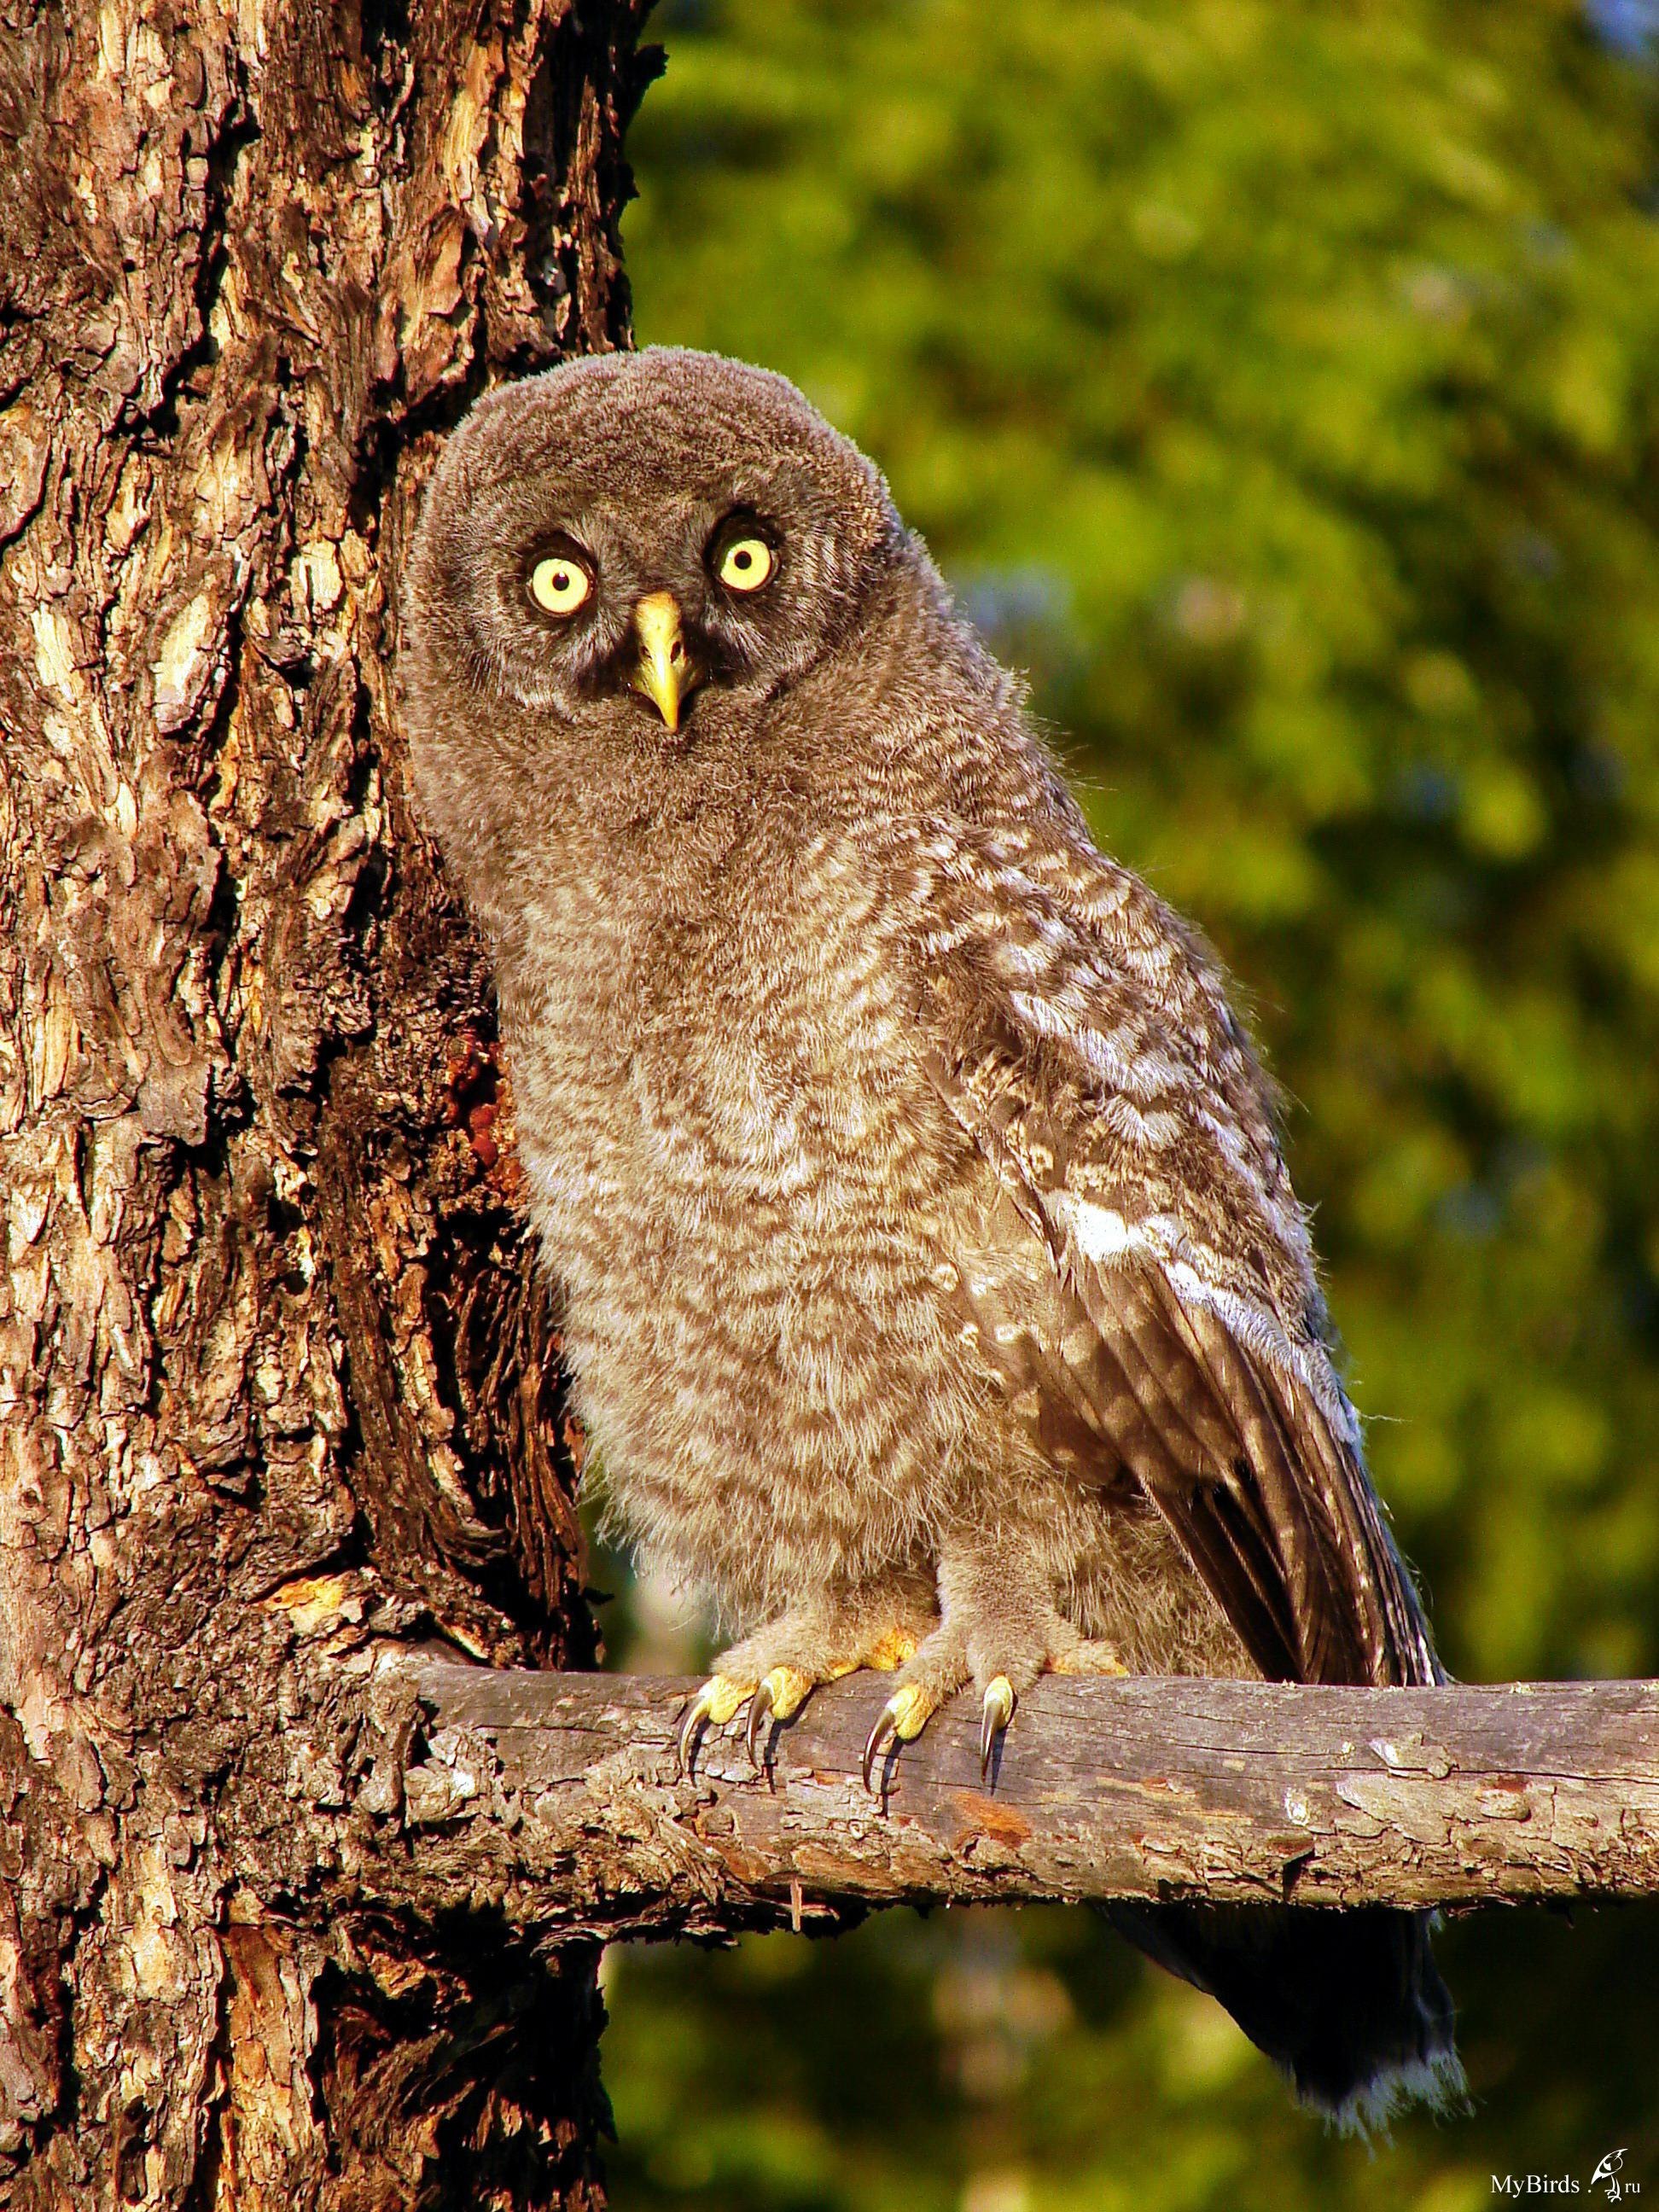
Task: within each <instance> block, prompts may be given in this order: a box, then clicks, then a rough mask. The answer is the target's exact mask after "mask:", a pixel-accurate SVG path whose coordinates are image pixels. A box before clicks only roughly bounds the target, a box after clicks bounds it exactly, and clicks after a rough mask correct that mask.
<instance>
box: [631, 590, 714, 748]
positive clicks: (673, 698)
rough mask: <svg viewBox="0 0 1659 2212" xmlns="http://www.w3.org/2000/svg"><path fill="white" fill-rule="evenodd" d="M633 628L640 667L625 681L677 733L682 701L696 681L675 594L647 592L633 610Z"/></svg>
mask: <svg viewBox="0 0 1659 2212" xmlns="http://www.w3.org/2000/svg"><path fill="white" fill-rule="evenodd" d="M634 627H635V629H636V630H637V631H638V632H639V638H640V665H639V666H638V667H637V668H636V669H635V671H634V673H633V675H632V676H630V677H629V679H628V680H629V683H630V684H632V685H633V687H634V689H635V690H636V691H642V692H643V693H644V694H645V696H646V697H647V699H649V700H651V701H652V702H653V704H654V705H655V707H656V709H657V712H658V713H659V714H660V715H661V716H662V718H663V720H664V721H665V723H666V724H667V725H668V726H669V728H670V729H671V730H678V728H679V726H680V706H681V702H683V701H684V697H685V695H686V693H687V692H688V691H690V690H691V689H692V688H693V686H694V685H695V684H696V680H697V678H696V670H695V669H694V668H693V666H692V665H691V656H690V653H688V652H687V651H686V649H685V635H684V630H683V629H682V627H681V623H680V610H679V605H678V601H677V600H676V599H675V597H674V594H673V593H672V592H650V593H648V594H647V597H646V598H644V599H641V601H640V603H639V605H638V606H636V607H635V610H634Z"/></svg>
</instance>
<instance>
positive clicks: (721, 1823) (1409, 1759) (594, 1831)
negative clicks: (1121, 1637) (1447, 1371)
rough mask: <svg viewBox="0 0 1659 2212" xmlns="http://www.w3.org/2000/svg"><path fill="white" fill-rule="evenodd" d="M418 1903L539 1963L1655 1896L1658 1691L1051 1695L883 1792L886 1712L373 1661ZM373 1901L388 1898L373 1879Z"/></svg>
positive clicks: (843, 1699)
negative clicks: (1103, 1911)
mask: <svg viewBox="0 0 1659 2212" xmlns="http://www.w3.org/2000/svg"><path fill="white" fill-rule="evenodd" d="M376 1664H377V1667H378V1669H379V1674H380V1696H381V1698H382V1699H383V1700H384V1703H383V1705H382V1708H381V1710H382V1712H383V1714H384V1715H385V1717H386V1718H385V1720H384V1721H383V1727H386V1732H387V1733H388V1734H390V1733H392V1730H391V1729H390V1728H389V1726H387V1723H389V1722H390V1717H391V1715H392V1713H393V1712H394V1711H398V1709H399V1706H398V1701H399V1699H400V1698H406V1699H408V1700H409V1703H408V1705H407V1707H406V1708H405V1709H404V1710H406V1711H407V1712H408V1714H409V1716H410V1717H409V1720H408V1721H407V1723H406V1724H405V1726H404V1730H403V1732H402V1734H401V1735H400V1736H399V1739H398V1740H399V1741H405V1742H407V1743H409V1744H410V1748H411V1750H412V1752H413V1753H414V1756H413V1757H411V1758H410V1759H409V1760H408V1762H407V1763H406V1765H405V1767H404V1770H403V1772H402V1784H401V1786H402V1795H403V1804H404V1827H405V1830H406V1831H410V1832H414V1831H418V1832H422V1833H423V1834H424V1835H426V1836H427V1837H428V1838H429V1848H428V1853H427V1856H426V1860H425V1865H424V1869H423V1872H424V1875H425V1879H426V1880H427V1881H428V1882H431V1881H446V1880H447V1881H449V1882H450V1883H451V1884H453V1886H454V1890H455V1893H456V1895H457V1896H458V1897H459V1898H467V1897H471V1896H475V1895H477V1894H478V1893H480V1892H481V1891H483V1890H485V1889H487V1890H488V1892H489V1895H490V1896H491V1898H492V1899H494V1900H495V1903H496V1904H497V1905H498V1907H499V1909H500V1911H501V1914H502V1917H504V1918H505V1919H507V1920H508V1921H510V1922H512V1923H516V1924H518V1925H520V1926H522V1927H526V1928H534V1929H538V1930H539V1931H541V1932H543V1933H544V1934H550V1933H557V1934H558V1935H560V1936H584V1935H586V1936H593V1935H604V1936H610V1937H612V1938H617V1937H630V1936H653V1935H661V1934H663V1933H664V1932H665V1929H671V1930H673V1931H675V1932H678V1933H682V1934H686V1935H691V1936H702V1937H705V1938H708V1937H714V1938H719V1937H720V1936H730V1935H731V1934H732V1933H733V1932H734V1931H736V1930H737V1929H742V1928H775V1927H780V1926H784V1925H793V1926H795V1927H798V1928H799V1927H801V1926H811V1928H812V1929H814V1930H815V1931H817V1930H822V1929H825V1928H826V1927H835V1926H840V1925H842V1924H844V1923H845V1921H846V1920H847V1918H848V1917H855V1916H856V1915H857V1914H858V1913H860V1912H861V1911H866V1910H868V1909H869V1908H870V1907H872V1906H876V1905H897V1904H910V1905H996V1904H1011V1903H1024V1902H1028V1901H1030V1900H1033V1899H1047V1900H1051V1901H1058V1902H1060V1903H1065V1904H1072V1905H1077V1904H1084V1903H1095V1904H1101V1903H1106V1902H1110V1901H1118V1900H1121V1901H1127V1902H1133V1903H1136V1904H1150V1905H1158V1904H1167V1903H1170V1902H1173V1901H1176V1900H1180V1901H1184V1902H1188V1903H1199V1902H1201V1903H1206V1904H1224V1905H1282V1904H1285V1903H1289V1902H1292V1901H1293V1902H1294V1903H1296V1904H1297V1905H1328V1906H1335V1907H1341V1906H1352V1905H1403V1906H1407V1907H1413V1908H1420V1907H1433V1906H1444V1907H1448V1908H1454V1909H1455V1908H1462V1907H1468V1906H1473V1905H1492V1904H1509V1905H1515V1904H1522V1903H1536V1902H1539V1901H1541V1900H1544V1899H1553V1900H1556V1901H1558V1902H1565V1903H1580V1902H1585V1901H1590V1900H1597V1899H1613V1898H1633V1897H1651V1896H1653V1895H1655V1894H1656V1893H1659V1759H1656V1756H1655V1753H1656V1747H1659V1683H1654V1682H1505V1683H1498V1684H1487V1685H1481V1686H1476V1685H1474V1684H1469V1683H1456V1684H1449V1685H1446V1686H1443V1687H1440V1688H1436V1689H1431V1690H1424V1689H1410V1690H1398V1689H1390V1690H1371V1689H1357V1688H1336V1687H1327V1686H1302V1685H1291V1684H1289V1683H1284V1682H1244V1681H1237V1682H1236V1681H1226V1680H1218V1679H1216V1678H1214V1677H1209V1676H1206V1677H1191V1676H1189V1677H1185V1678H1182V1677H1165V1678H1161V1679H1159V1678H1142V1679H1138V1680H1127V1681H1107V1680H1098V1679H1097V1680H1082V1679H1077V1680H1061V1679H1059V1678H1052V1677H1051V1678H1048V1679H1046V1680H1043V1681H1041V1682H1038V1683H1036V1684H1035V1685H1034V1686H1033V1687H1032V1688H1031V1689H1030V1690H1029V1691H1028V1692H1026V1694H1025V1695H1024V1697H1023V1698H1022V1699H1020V1703H1019V1710H1018V1713H1017V1714H1016V1715H1015V1717H1014V1721H1013V1724H1012V1727H1011V1728H1010V1729H1009V1730H1008V1732H1007V1734H1006V1736H1005V1737H1004V1738H1003V1740H1002V1741H1001V1743H1000V1746H999V1747H997V1749H996V1750H995V1752H994V1756H993V1759H992V1763H991V1766H990V1770H989V1771H988V1773H987V1774H986V1775H984V1776H983V1777H982V1776H981V1771H980V1757H981V1745H980V1716H979V1713H978V1711H976V1710H975V1699H974V1698H973V1696H972V1695H971V1693H968V1694H964V1695H963V1696H962V1697H959V1698H957V1699H953V1700H952V1702H951V1704H950V1705H948V1706H947V1707H946V1708H945V1711H942V1712H941V1713H939V1715H938V1717H936V1718H935V1719H933V1720H932V1721H930V1722H929V1723H928V1724H927V1729H926V1730H925V1732H924V1733H923V1734H922V1735H921V1736H920V1737H919V1738H918V1739H917V1741H915V1742H914V1743H908V1744H905V1745H903V1746H902V1747H898V1748H897V1749H896V1751H891V1752H890V1755H889V1756H888V1757H887V1758H886V1759H884V1762H883V1766H882V1771H881V1773H880V1775H879V1776H877V1775H876V1774H875V1773H874V1772H873V1771H872V1781H873V1782H875V1783H876V1784H877V1788H876V1789H875V1790H873V1791H872V1790H866V1788H865V1786H864V1782H863V1778H862V1775H861V1773H860V1767H861V1765H862V1759H861V1749H862V1746H863V1744H864V1742H865V1740H866V1735H868V1732H869V1729H870V1726H871V1723H872V1721H873V1720H874V1719H875V1717H876V1715H877V1713H878V1711H879V1710H880V1707H881V1704H882V1701H883V1699H884V1698H885V1696H886V1695H887V1693H888V1691H889V1689H890V1686H891V1685H890V1680H888V1679H886V1678H884V1677H883V1676H881V1675H879V1674H864V1675H854V1676H853V1677H851V1678H849V1679H848V1680H847V1681H845V1682H839V1683H836V1684H835V1685H833V1686H830V1687H828V1688H825V1689H822V1690H818V1691H815V1692H814V1693H813V1695H812V1697H811V1699H809V1701H808V1702H807V1704H806V1705H805V1706H804V1707H803V1708H802V1710H801V1711H800V1713H799V1715H798V1716H797V1717H796V1718H794V1719H793V1720H791V1721H790V1722H788V1723H787V1724H785V1725H783V1726H778V1725H776V1724H774V1725H772V1726H769V1727H768V1728H766V1729H763V1731H762V1732H761V1733H760V1734H758V1735H757V1739H756V1752H757V1760H756V1763H754V1764H751V1763H750V1758H749V1755H748V1748H747V1745H746V1742H745V1740H744V1739H745V1735H746V1730H745V1729H744V1723H743V1721H742V1718H741V1717H739V1718H738V1720H736V1721H733V1722H732V1723H730V1724H729V1725H728V1726H727V1727H726V1728H725V1729H709V1730H708V1731H707V1732H706V1733H705V1734H704V1735H703V1738H702V1742H701V1743H700V1744H699V1745H698V1746H697V1747H696V1756H695V1758H694V1759H692V1761H691V1763H690V1769H689V1771H686V1770H684V1769H683V1768H682V1765H681V1763H680V1761H679V1759H678V1756H677V1749H676V1745H675V1726H674V1723H675V1716H676V1714H677V1712H678V1711H681V1710H683V1709H684V1706H685V1705H686V1704H687V1702H688V1700H689V1699H690V1692H691V1691H692V1689H693V1688H694V1686H695V1685H693V1684H692V1683H690V1682H685V1681H652V1680H646V1679H644V1678H642V1677H637V1676H618V1675H610V1674H599V1675H592V1674H589V1675H576V1674H563V1675H561V1674H526V1673H522V1672H513V1671H507V1670H498V1669H494V1668H482V1667H476V1666H471V1665H466V1664H462V1663H458V1662H456V1661H455V1660H454V1659H453V1658H433V1657H431V1656H423V1655H420V1654H412V1653H409V1652H407V1651H406V1650H405V1651H400V1652H396V1653H394V1652H392V1651H390V1650H388V1651H386V1652H385V1653H383V1654H381V1655H380V1658H379V1659H378V1661H377V1662H376ZM382 1881H384V1883H385V1886H386V1891H387V1893H390V1891H391V1889H392V1887H393V1886H394V1883H395V1876H394V1875H392V1873H391V1872H390V1870H388V1871H387V1873H386V1875H384V1876H383V1877H382Z"/></svg>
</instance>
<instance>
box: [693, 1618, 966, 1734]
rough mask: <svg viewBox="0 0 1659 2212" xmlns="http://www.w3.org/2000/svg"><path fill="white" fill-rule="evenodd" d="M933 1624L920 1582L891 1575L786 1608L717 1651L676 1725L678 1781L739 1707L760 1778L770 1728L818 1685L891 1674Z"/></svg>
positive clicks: (798, 1706)
mask: <svg viewBox="0 0 1659 2212" xmlns="http://www.w3.org/2000/svg"><path fill="white" fill-rule="evenodd" d="M936 1625H937V1616H936V1615H935V1614H934V1613H933V1603H932V1592H931V1590H930V1589H928V1588H927V1585H926V1584H925V1583H921V1581H920V1580H919V1579H918V1580H917V1581H916V1582H915V1586H914V1587H913V1586H912V1583H911V1582H910V1581H909V1580H908V1579H900V1578H894V1579H893V1580H891V1581H889V1582H886V1583H882V1584H880V1585H873V1586H872V1587H871V1588H869V1589H866V1590H861V1591H857V1592H851V1593H848V1592H838V1593H837V1594H836V1596H835V1597H833V1598H829V1599H823V1600H817V1601H812V1602H811V1603H808V1604H804V1605H800V1606H796V1607H791V1609H790V1610H789V1611H788V1612H787V1613H782V1614H781V1615H780V1616H779V1617H778V1619H777V1620H773V1621H770V1622H769V1623H768V1624H767V1626H765V1627H764V1628H761V1629H757V1631H756V1632H755V1633H754V1634H753V1635H752V1636H748V1637H745V1638H744V1640H743V1642H742V1643H741V1644H733V1645H732V1648H731V1650H728V1651H725V1652H722V1653H721V1655H720V1659H719V1661H718V1662H716V1663H717V1671H716V1672H715V1673H714V1674H711V1675H710V1676H709V1678H708V1680H707V1681H706V1682H705V1683H704V1684H703V1686H702V1688H701V1689H700V1690H699V1691H698V1692H697V1693H696V1696H695V1697H694V1698H693V1699H692V1700H691V1703H690V1705H689V1706H688V1707H687V1709H686V1712H685V1716H684V1720H683V1721H682V1723H681V1724H680V1733H679V1751H680V1771H681V1773H682V1775H688V1774H690V1772H691V1771H692V1770H693V1766H694V1765H695V1762H696V1753H697V1745H698V1743H699V1741H701V1739H702V1733H703V1730H704V1729H706V1728H707V1727H708V1725H709V1723H711V1722H712V1723H713V1724H714V1726H715V1727H716V1728H720V1727H723V1726H724V1725H725V1723H726V1722H727V1721H729V1720H732V1719H733V1718H734V1717H736V1715H737V1714H738V1712H739V1711H741V1710H742V1708H743V1706H744V1704H745V1703H747V1705H748V1707H749V1719H748V1725H747V1728H746V1729H745V1730H744V1741H745V1743H746V1745H747V1747H748V1752H749V1758H750V1764H751V1765H753V1767H754V1768H755V1771H756V1772H757V1773H766V1772H767V1771H769V1770H768V1768H767V1765H766V1758H765V1750H766V1743H765V1731H766V1730H767V1728H768V1726H769V1723H777V1722H781V1721H787V1720H791V1719H793V1717H794V1716H795V1714H797V1713H798V1712H799V1711H800V1709H801V1707H802V1706H803V1705H805V1702H806V1700H807V1699H808V1698H809V1697H811V1694H812V1692H813V1691H814V1690H815V1689H817V1686H818V1685H819V1683H820V1682H834V1681H838V1680H840V1679H841V1677H842V1675H843V1674H852V1673H853V1672H854V1670H855V1669H856V1668H860V1667H873V1668H879V1669H881V1670H882V1671H883V1672H884V1673H890V1672H891V1670H892V1669H893V1668H895V1667H902V1666H903V1665H904V1664H905V1662H907V1661H908V1659H910V1658H911V1657H912V1656H913V1655H914V1654H915V1650H916V1649H917V1647H918V1645H919V1644H921V1642H922V1640H923V1639H924V1638H925V1637H926V1636H927V1633H928V1632H929V1631H930V1630H931V1629H933V1627H934V1626H936ZM917 1725H918V1726H920V1725H921V1723H917Z"/></svg>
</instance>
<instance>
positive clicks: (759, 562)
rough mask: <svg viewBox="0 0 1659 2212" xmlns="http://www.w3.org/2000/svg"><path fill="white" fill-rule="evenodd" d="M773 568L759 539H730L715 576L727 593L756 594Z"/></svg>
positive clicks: (774, 563)
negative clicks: (718, 578)
mask: <svg viewBox="0 0 1659 2212" xmlns="http://www.w3.org/2000/svg"><path fill="white" fill-rule="evenodd" d="M777 565H778V564H777V560H776V557H775V555H774V553H773V551H772V549H771V547H770V546H769V544H767V542H766V540H765V539H764V538H733V539H732V543H731V544H729V545H728V546H727V547H726V550H725V551H724V552H723V553H722V554H721V555H720V568H719V569H718V571H717V572H716V573H717V574H718V575H719V577H720V581H721V583H723V584H724V585H725V586H726V590H727V591H728V592H757V591H759V589H760V587H761V586H762V585H763V583H764V582H765V581H766V580H767V578H768V577H769V575H770V574H771V573H772V571H773V569H774V568H776V567H777Z"/></svg>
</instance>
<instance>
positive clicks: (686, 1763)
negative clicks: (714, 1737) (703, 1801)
mask: <svg viewBox="0 0 1659 2212" xmlns="http://www.w3.org/2000/svg"><path fill="white" fill-rule="evenodd" d="M753 1688H754V1684H753V1683H752V1682H738V1681H734V1680H732V1677H731V1675H729V1674H711V1675H710V1676H709V1678H708V1680H707V1681H706V1682H705V1683H704V1684H703V1686H702V1689H700V1690H699V1691H698V1692H697V1694H696V1697H695V1698H693V1699H692V1700H691V1703H690V1707H689V1708H688V1710H687V1711H686V1715H685V1718H684V1720H683V1721H682V1722H681V1723H680V1733H679V1754H680V1778H681V1780H682V1781H688V1780H690V1779H691V1778H692V1777H693V1776H694V1773H695V1771H696V1758H697V1746H698V1744H699V1743H700V1742H701V1741H702V1732H703V1730H704V1729H705V1728H707V1727H708V1723H709V1722H710V1721H713V1722H714V1725H715V1727H716V1728H721V1727H723V1726H724V1725H725V1723H726V1722H727V1721H729V1720H730V1719H731V1717H732V1715H733V1713H735V1712H736V1711H738V1707H739V1706H740V1705H742V1704H743V1701H744V1699H745V1698H746V1697H747V1696H748V1695H749V1693H750V1691H751V1690H752V1689H753Z"/></svg>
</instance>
